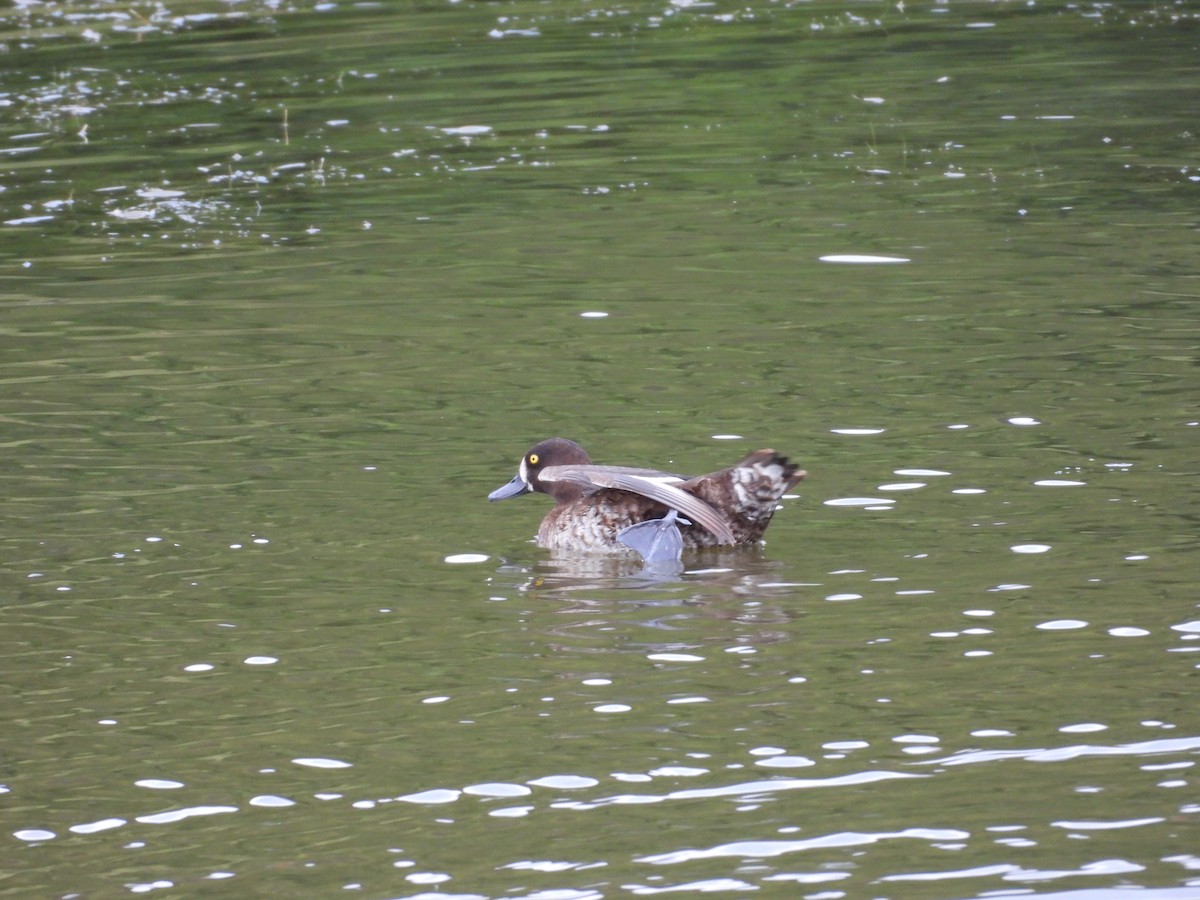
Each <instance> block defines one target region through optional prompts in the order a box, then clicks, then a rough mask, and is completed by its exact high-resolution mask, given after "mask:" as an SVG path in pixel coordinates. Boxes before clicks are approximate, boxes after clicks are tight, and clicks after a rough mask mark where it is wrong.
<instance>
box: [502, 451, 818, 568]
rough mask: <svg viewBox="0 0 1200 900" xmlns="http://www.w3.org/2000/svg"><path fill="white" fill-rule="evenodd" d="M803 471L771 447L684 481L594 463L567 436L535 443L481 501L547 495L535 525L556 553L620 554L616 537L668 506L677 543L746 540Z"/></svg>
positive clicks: (758, 532)
mask: <svg viewBox="0 0 1200 900" xmlns="http://www.w3.org/2000/svg"><path fill="white" fill-rule="evenodd" d="M804 475H805V473H804V472H803V471H801V470H800V468H799V467H798V466H797V465H795V464H794V463H791V462H789V461H788V460H787V458H786V457H784V456H781V455H780V454H778V453H776V452H775V451H774V450H757V451H755V452H754V453H751V454H749V455H748V456H746V457H745V458H744V459H742V460H741V461H740V462H738V463H736V464H735V465H732V466H730V467H728V468H726V469H720V470H719V471H716V472H712V473H709V474H707V475H699V476H696V477H694V478H685V477H683V476H679V475H673V474H671V473H667V472H659V471H656V470H653V469H636V468H629V467H624V466H597V465H594V464H593V463H592V462H591V459H590V458H589V457H588V455H587V453H586V452H585V451H584V450H583V448H582V447H580V446H579V445H578V444H576V443H574V442H573V441H568V440H564V439H562V438H551V439H549V440H546V441H542V442H541V443H540V444H538V445H537V446H536V447H534V448H533V449H532V450H530V451H529V452H528V453H527V454H525V456H524V458H523V459H522V460H521V465H520V469H519V471H518V473H517V476H516V477H515V478H514V479H513V480H512V482H510V483H509V484H508V485H506V486H505V487H503V488H500V489H498V490H496V491H494V492H492V494H491V495H489V499H492V500H502V499H505V498H506V497H511V496H516V495H518V494H521V493H526V492H529V491H539V492H542V493H546V494H550V496H552V497H553V498H554V508H553V509H551V510H550V512H549V513H547V514H546V517H545V519H543V520H542V524H541V527H540V528H539V529H538V537H537V542H538V544H539V545H540V546H542V547H546V548H548V549H551V550H557V551H597V550H600V551H627V550H628V547H627V546H626V545H625V544H623V543H622V542H621V541H620V540H619V539H618V535H619V534H620V533H621V531H622V530H624V529H627V528H630V527H631V526H634V525H639V524H641V523H643V522H650V521H654V520H661V519H663V518H664V516H668V515H670V514H671V511H672V510H674V511H676V512H677V513H678V516H679V517H678V518H676V519H675V524H676V525H677V526H678V529H679V534H680V537H681V538H682V542H683V547H684V548H686V549H701V548H706V547H721V546H731V545H736V544H750V543H754V542H755V541H758V540H759V539H761V538H762V536H763V532H765V531H766V530H767V526H768V525H769V524H770V523H771V517H772V516H773V515H774V514H775V509H776V506H777V505H778V503H779V499H780V497H782V496H783V495H784V494H785V493H786V492H787V491H788V490H789V489H791V488H792V487H794V486H795V485H796V484H797V483H798V482H799V481H800V480H801V479H802V478H804Z"/></svg>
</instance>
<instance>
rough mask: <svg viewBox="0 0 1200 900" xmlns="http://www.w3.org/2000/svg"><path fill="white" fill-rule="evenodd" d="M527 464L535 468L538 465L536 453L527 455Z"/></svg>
mask: <svg viewBox="0 0 1200 900" xmlns="http://www.w3.org/2000/svg"><path fill="white" fill-rule="evenodd" d="M529 464H530V465H531V466H536V465H537V464H538V455H537V454H536V453H530V454H529Z"/></svg>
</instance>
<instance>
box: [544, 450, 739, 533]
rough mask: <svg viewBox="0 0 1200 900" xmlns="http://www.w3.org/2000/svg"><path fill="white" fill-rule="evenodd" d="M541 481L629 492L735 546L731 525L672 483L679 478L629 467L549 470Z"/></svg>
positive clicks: (588, 490)
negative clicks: (662, 507) (672, 512)
mask: <svg viewBox="0 0 1200 900" xmlns="http://www.w3.org/2000/svg"><path fill="white" fill-rule="evenodd" d="M538 478H539V479H540V480H541V481H552V482H553V481H561V482H567V483H568V484H574V485H578V486H579V487H581V488H583V491H584V493H585V494H593V493H595V492H596V491H599V490H602V489H605V488H607V489H609V490H617V491H629V493H631V494H637V495H638V496H641V497H646V498H647V499H650V500H653V501H655V502H656V503H661V504H663V505H664V506H669V507H670V508H671V509H675V510H678V511H679V512H681V513H683V514H684V515H685V516H687V518H689V519H691V520H692V522H694V523H695V524H697V525H699V526H700V527H701V528H704V529H705V530H706V531H709V532H711V533H712V534H713V535H714V536H715V537H716V538H717V540H719V541H720V542H721V543H722V544H736V543H737V540H736V538H734V536H733V532H732V531H731V530H730V529H729V523H728V522H726V521H725V517H724V516H723V515H721V513H720V512H718V511H717V509H716V508H715V507H713V506H711V505H710V504H708V503H706V502H705V501H703V500H701V499H700V498H699V497H696V496H694V495H692V494H689V493H688V492H687V491H681V490H680V489H679V488H677V487H675V485H674V483H673V482H680V481H683V480H684V479H683V478H682V477H681V476H679V475H672V474H670V473H668V472H659V471H657V470H655V469H633V468H628V467H626V466H592V465H581V466H546V468H544V469H542V470H541V471H540V472H539V473H538Z"/></svg>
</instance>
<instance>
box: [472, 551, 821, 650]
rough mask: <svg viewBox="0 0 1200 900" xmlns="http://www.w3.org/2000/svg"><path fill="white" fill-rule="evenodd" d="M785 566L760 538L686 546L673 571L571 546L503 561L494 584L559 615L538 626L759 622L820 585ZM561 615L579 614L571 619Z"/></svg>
mask: <svg viewBox="0 0 1200 900" xmlns="http://www.w3.org/2000/svg"><path fill="white" fill-rule="evenodd" d="M788 568H789V566H788V564H787V563H785V562H782V561H780V560H777V559H771V558H769V557H768V556H767V555H766V554H765V553H764V551H763V548H762V547H759V546H753V547H737V548H723V549H720V550H708V551H703V552H698V553H689V554H685V556H684V565H682V566H680V567H678V570H677V571H662V570H661V569H660V568H649V567H646V566H645V565H644V564H643V563H642V560H641V559H640V558H639V557H638V556H636V555H634V554H626V555H620V554H609V555H598V554H597V555H590V556H589V555H582V554H575V555H571V556H549V557H542V558H539V559H538V560H536V561H530V562H529V563H527V564H525V565H515V564H513V563H512V562H509V563H506V564H505V565H503V566H501V567H500V568H499V569H498V570H497V573H496V578H495V581H494V582H493V586H494V587H499V588H501V589H502V590H503V588H504V587H505V586H508V587H509V588H510V589H511V590H513V591H514V592H518V593H519V594H521V595H523V596H524V597H526V598H536V600H537V601H539V604H541V603H544V604H546V605H547V607H549V608H548V609H547V608H545V607H543V611H545V612H549V613H550V614H552V615H554V616H555V617H556V622H555V624H550V623H549V622H543V626H544V627H549V628H550V630H553V631H561V632H563V633H566V631H572V632H575V631H576V630H577V629H579V628H588V629H592V628H599V627H604V626H606V625H615V624H617V623H618V622H624V623H625V624H629V619H630V616H631V615H632V616H634V617H635V618H636V620H637V624H638V625H639V626H640V627H651V628H657V629H664V630H668V631H674V630H678V629H679V628H681V627H683V622H682V621H680V620H681V619H696V618H703V619H710V620H714V619H726V620H732V621H739V622H753V623H755V624H756V625H759V626H761V625H765V624H768V623H783V622H789V621H792V620H794V619H795V618H796V617H797V615H798V614H800V611H801V608H802V606H803V602H804V599H805V596H806V595H808V594H809V593H810V589H811V588H815V587H820V585H819V584H815V583H808V582H801V581H796V580H792V579H791V578H790V577H789V573H788V571H787V570H788ZM648 611H649V614H647V613H648ZM559 616H568V617H571V616H575V617H579V618H576V619H575V620H574V621H572V622H571V623H569V624H568V623H566V622H563V621H562V620H561V619H558V618H557V617H559ZM760 639H765V640H770V638H766V637H764V636H762V635H760Z"/></svg>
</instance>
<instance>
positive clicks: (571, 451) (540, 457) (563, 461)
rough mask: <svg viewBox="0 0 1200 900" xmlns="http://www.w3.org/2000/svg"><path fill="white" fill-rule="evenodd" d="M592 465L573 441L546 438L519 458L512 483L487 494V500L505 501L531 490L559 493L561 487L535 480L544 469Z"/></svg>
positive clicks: (538, 479)
mask: <svg viewBox="0 0 1200 900" xmlns="http://www.w3.org/2000/svg"><path fill="white" fill-rule="evenodd" d="M591 462H592V460H591V458H590V457H588V455H587V452H586V451H585V450H584V449H583V448H582V447H580V446H579V445H578V444H577V443H575V442H574V441H568V440H567V439H566V438H548V439H547V440H544V441H542V442H541V443H540V444H538V445H537V446H535V447H534V448H533V449H531V450H530V451H529V452H528V453H526V454H525V455H524V456H523V457H522V458H521V465H520V466H519V467H518V468H517V474H516V475H515V476H513V480H512V481H510V482H509V483H508V484H506V485H504V487H500V488H496V490H494V491H492V492H491V493H490V494H488V499H489V500H493V501H494V500H507V499H508V498H509V497H519V496H520V495H521V494H528V493H529V492H530V491H540V492H541V493H543V494H554V493H555V492H556V491H561V489H562V485H561V484H553V485H543V484H542V482H541V479H540V478H538V473H539V472H541V470H542V469H544V468H546V466H586V465H591ZM576 490H577V489H576Z"/></svg>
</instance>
